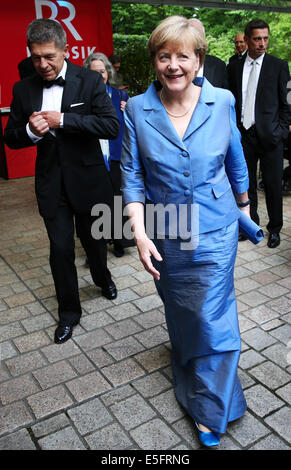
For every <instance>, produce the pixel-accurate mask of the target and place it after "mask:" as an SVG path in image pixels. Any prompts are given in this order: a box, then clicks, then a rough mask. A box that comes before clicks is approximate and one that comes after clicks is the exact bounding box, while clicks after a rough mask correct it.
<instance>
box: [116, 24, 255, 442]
mask: <svg viewBox="0 0 291 470" xmlns="http://www.w3.org/2000/svg"><path fill="white" fill-rule="evenodd" d="M206 48H207V44H206V41H205V37H204V35H203V34H202V33H201V32H200V31H198V30H197V29H196V28H195V27H194V26H193V25H192V24H191V23H190V22H189V20H187V19H186V18H184V17H179V16H174V17H169V18H167V19H165V20H164V21H163V22H162V23H161V24H160V25H159V26H158V27H157V28H156V29H155V30H154V31H153V33H152V35H151V37H150V39H149V52H150V56H151V60H152V64H153V66H154V69H155V71H156V74H157V78H158V80H157V81H155V82H154V83H152V84H151V85H150V87H149V88H148V90H147V91H146V92H145V93H144V94H142V95H139V96H135V97H133V98H130V99H129V101H128V102H127V105H126V109H125V133H124V139H123V152H122V158H121V170H122V181H123V185H122V192H123V197H124V203H125V205H126V208H127V212H128V215H129V217H130V221H131V225H132V229H133V231H134V237H135V242H136V245H137V248H138V251H139V256H140V259H141V261H142V263H143V265H144V267H145V269H146V270H147V271H148V272H150V273H151V274H152V275H153V277H154V279H155V283H156V287H157V291H158V293H159V294H160V296H161V298H162V300H163V303H164V306H165V315H166V321H167V326H168V331H169V336H170V340H171V344H172V369H173V381H174V390H175V394H176V397H177V399H178V401H179V402H180V403H181V405H182V406H183V407H184V408H185V410H186V411H187V412H188V414H189V415H190V416H191V417H192V419H193V421H194V422H195V425H194V427H195V429H196V430H197V432H198V437H199V439H200V441H201V443H202V444H204V445H206V446H215V445H218V444H219V441H220V434H221V433H225V432H226V428H227V424H228V422H230V421H232V420H235V419H237V418H239V417H241V416H242V415H243V414H244V412H245V410H246V402H245V398H244V394H243V391H242V387H241V384H240V382H239V379H238V376H237V367H238V361H239V356H240V332H239V325H238V315H237V308H236V298H235V291H234V280H233V273H234V263H235V257H236V252H237V243H238V218H239V216H240V213H241V212H240V208H241V210H242V211H243V212H245V213H246V214H247V215H248V216H249V200H248V194H247V190H248V172H247V166H246V163H245V158H244V155H243V151H242V146H241V143H240V134H239V131H238V129H237V127H236V122H235V110H234V98H233V96H232V94H231V93H230V92H229V91H228V90H223V89H220V88H214V87H213V86H212V85H211V84H210V83H209V82H208V81H207V80H206V79H205V78H204V79H203V78H202V79H201V78H200V79H199V80H198V79H196V80H195V78H196V75H197V72H198V70H199V68H200V66H201V65H202V64H203V61H204V57H205V53H206ZM148 208H150V210H148ZM153 209H154V210H153ZM144 214H145V215H146V219H145V218H144V217H145V215H144ZM148 225H150V227H151V230H150V231H151V232H152V233H150V234H149V233H148V232H149V230H148Z"/></svg>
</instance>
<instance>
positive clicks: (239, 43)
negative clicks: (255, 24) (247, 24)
mask: <svg viewBox="0 0 291 470" xmlns="http://www.w3.org/2000/svg"><path fill="white" fill-rule="evenodd" d="M234 47H235V54H234V55H233V56H231V57H230V58H229V61H228V63H230V62H232V61H233V60H240V59H242V58H243V56H244V55H245V53H246V52H247V45H246V42H245V37H244V34H242V33H238V34H236V35H235V38H234Z"/></svg>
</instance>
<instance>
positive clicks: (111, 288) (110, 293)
mask: <svg viewBox="0 0 291 470" xmlns="http://www.w3.org/2000/svg"><path fill="white" fill-rule="evenodd" d="M101 292H102V295H103V296H104V297H106V299H109V300H113V299H116V297H117V289H116V285H115V284H114V282H113V281H111V282H109V284H106V286H103V287H102V289H101Z"/></svg>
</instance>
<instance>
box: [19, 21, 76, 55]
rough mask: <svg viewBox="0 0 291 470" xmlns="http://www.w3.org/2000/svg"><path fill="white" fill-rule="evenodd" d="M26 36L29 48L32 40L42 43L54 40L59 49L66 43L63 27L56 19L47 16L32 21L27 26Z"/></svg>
mask: <svg viewBox="0 0 291 470" xmlns="http://www.w3.org/2000/svg"><path fill="white" fill-rule="evenodd" d="M26 38H27V45H28V47H29V48H30V46H31V44H32V43H33V42H36V43H37V44H43V43H45V42H52V41H54V42H55V45H56V47H58V48H59V49H63V48H64V47H65V45H66V44H67V35H66V33H65V30H64V29H63V27H62V26H61V25H60V23H58V22H57V21H54V20H49V19H48V18H40V19H37V20H34V21H32V22H31V23H30V24H29V26H28V28H27V33H26Z"/></svg>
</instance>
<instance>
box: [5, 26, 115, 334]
mask: <svg viewBox="0 0 291 470" xmlns="http://www.w3.org/2000/svg"><path fill="white" fill-rule="evenodd" d="M27 44H28V47H29V49H30V53H31V59H32V62H33V65H34V67H35V70H36V72H37V73H36V74H34V75H33V76H30V77H27V78H25V79H24V80H22V81H20V82H17V83H16V84H15V85H14V88H13V100H12V104H11V114H10V118H9V120H8V123H7V126H6V129H5V140H6V143H7V145H8V146H9V147H10V148H23V147H29V146H31V145H36V146H37V158H36V166H35V189H36V197H37V202H38V207H39V211H40V214H41V216H42V217H43V219H44V223H45V226H46V229H47V233H48V237H49V240H50V265H51V270H52V275H53V279H54V283H55V288H56V295H57V300H58V311H59V324H58V327H57V329H56V331H55V342H56V343H64V342H65V341H67V340H68V339H69V338H70V337H71V335H72V330H73V327H74V326H75V325H76V324H78V323H79V321H80V317H81V313H82V310H81V304H80V298H79V290H78V278H77V271H76V267H75V263H74V259H75V249H74V221H75V223H76V226H78V235H79V238H80V240H81V243H82V245H83V247H84V249H85V252H86V255H87V258H88V261H89V267H90V271H91V275H92V278H93V281H94V283H95V284H96V285H97V286H99V287H101V292H102V294H103V295H104V296H105V297H106V298H108V299H114V298H115V297H116V296H117V291H116V286H115V284H114V282H113V281H112V279H111V274H110V271H109V270H108V268H107V250H106V240H104V239H103V238H100V239H97V238H98V237H96V238H93V237H92V235H91V226H92V222H93V220H92V217H91V209H92V207H93V206H94V205H95V204H96V203H101V202H102V203H104V204H112V200H113V190H112V186H111V182H110V178H109V175H108V173H107V170H106V167H105V163H104V159H103V156H102V153H101V149H100V145H99V139H114V138H116V137H117V135H118V131H119V121H118V119H117V116H116V113H115V110H114V108H113V106H112V103H111V100H110V98H109V96H108V95H107V93H106V89H105V86H104V83H103V79H102V77H101V75H100V74H99V73H96V72H93V71H89V70H86V69H85V68H83V67H79V66H77V65H74V64H72V63H71V62H69V61H67V60H66V59H65V58H66V55H67V52H68V48H69V46H68V45H67V39H66V33H65V31H64V30H63V28H62V26H61V25H60V24H59V23H58V22H56V21H53V20H49V19H37V20H34V21H33V22H32V23H31V24H30V25H29V27H28V30H27Z"/></svg>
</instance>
